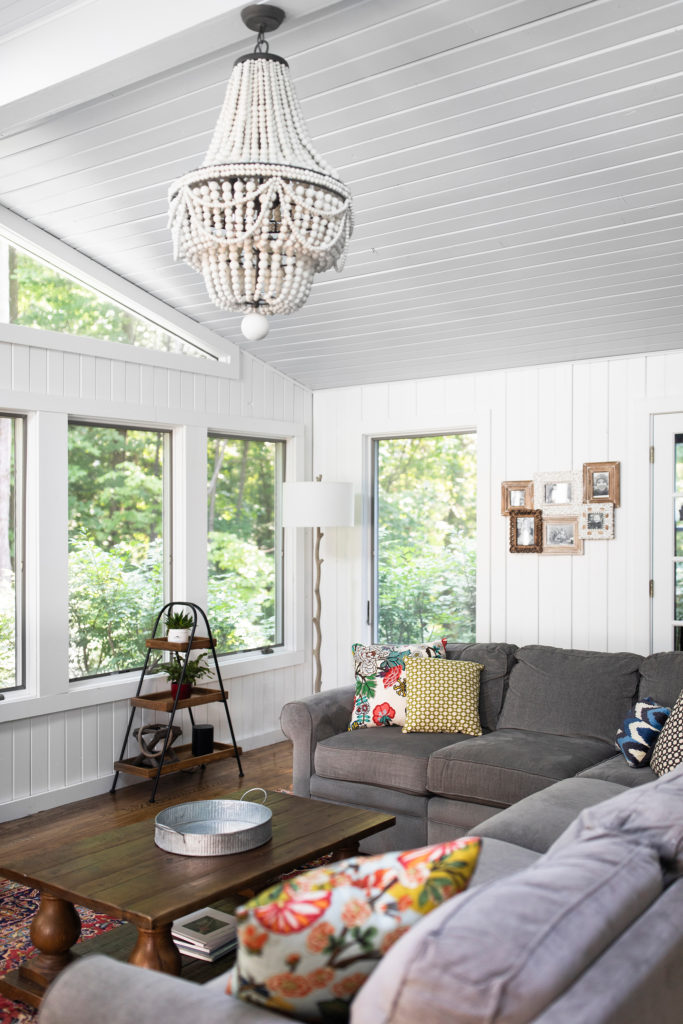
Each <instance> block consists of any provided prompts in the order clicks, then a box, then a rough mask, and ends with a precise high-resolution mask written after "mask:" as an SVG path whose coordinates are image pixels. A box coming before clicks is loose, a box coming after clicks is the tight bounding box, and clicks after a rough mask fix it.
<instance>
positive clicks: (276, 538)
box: [205, 427, 289, 664]
mask: <svg viewBox="0 0 683 1024" xmlns="http://www.w3.org/2000/svg"><path fill="white" fill-rule="evenodd" d="M210 440H226V441H254V442H256V443H260V444H264V443H265V444H274V445H275V478H276V486H275V500H274V508H275V522H274V524H273V543H274V562H275V582H276V595H275V635H276V637H279V639H277V640H275V642H273V643H270V644H261V645H259V646H258V647H243V648H240V649H239V650H237V651H219V650H218V649H217V650H216V656H217V657H218V658H219V659H220V661H221V664H223V661H224V659H233V658H242V657H244V656H245V655H246V656H249V655H252V656H253V655H255V654H259V653H260V654H265V653H268V654H270V653H274V652H276V651H278V652H282V651H284V650H285V649H286V647H287V646H288V643H287V633H286V627H287V621H286V617H285V604H286V588H285V557H286V545H285V535H284V528H283V526H282V484H283V483H284V482H285V480H286V479H287V476H286V474H287V451H288V445H289V441H288V439H286V438H282V437H270V436H265V435H258V434H241V433H236V432H234V431H225V430H218V429H215V428H211V427H209V428H208V429H207V431H206V443H207V449H208V443H209V441H210ZM207 478H208V464H207ZM205 513H206V509H205ZM206 550H207V566H206V592H207V599H206V614H207V616H208V619H209V624H212V619H211V614H210V610H209V602H208V588H209V566H208V551H209V544H208V529H207V544H206ZM227 663H229V662H227Z"/></svg>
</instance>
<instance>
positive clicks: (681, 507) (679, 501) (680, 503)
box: [674, 498, 683, 555]
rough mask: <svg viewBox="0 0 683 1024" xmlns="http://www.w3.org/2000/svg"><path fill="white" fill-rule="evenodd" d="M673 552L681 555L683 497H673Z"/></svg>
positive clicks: (682, 549) (682, 551)
mask: <svg viewBox="0 0 683 1024" xmlns="http://www.w3.org/2000/svg"><path fill="white" fill-rule="evenodd" d="M674 517H675V518H674V539H675V544H674V554H676V555H683V498H674Z"/></svg>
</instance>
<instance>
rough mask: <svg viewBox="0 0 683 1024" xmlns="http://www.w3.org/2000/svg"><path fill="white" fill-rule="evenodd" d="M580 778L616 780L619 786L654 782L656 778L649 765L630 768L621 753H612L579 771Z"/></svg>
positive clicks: (642, 784)
mask: <svg viewBox="0 0 683 1024" xmlns="http://www.w3.org/2000/svg"><path fill="white" fill-rule="evenodd" d="M579 778H581V779H603V780H604V781H605V782H617V783H618V784H619V785H620V786H629V787H632V786H644V785H645V783H646V782H654V780H655V779H656V778H657V776H656V775H655V773H654V772H653V771H652V769H651V768H650V767H649V766H646V767H644V768H631V766H630V765H629V764H627V763H626V761H624V758H623V757H622V755H621V754H614V756H613V757H608V758H607V759H606V760H605V761H600V763H599V764H594V765H592V766H591V767H590V768H586V769H585V771H582V772H580V773H579Z"/></svg>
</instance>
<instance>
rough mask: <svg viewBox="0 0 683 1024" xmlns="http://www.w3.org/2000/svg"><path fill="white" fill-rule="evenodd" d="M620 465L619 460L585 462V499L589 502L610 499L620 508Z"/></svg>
mask: <svg viewBox="0 0 683 1024" xmlns="http://www.w3.org/2000/svg"><path fill="white" fill-rule="evenodd" d="M620 477H621V471H620V465H619V463H618V462H584V464H583V500H584V502H586V503H587V504H594V503H595V502H601V501H609V502H611V503H612V504H613V505H614V507H615V508H619V500H620V495H619V490H620Z"/></svg>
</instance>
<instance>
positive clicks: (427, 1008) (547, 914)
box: [39, 730, 683, 1024]
mask: <svg viewBox="0 0 683 1024" xmlns="http://www.w3.org/2000/svg"><path fill="white" fill-rule="evenodd" d="M377 731H378V732H380V731H382V730H377ZM577 811H580V813H579V814H578V816H577ZM477 832H478V833H479V834H480V835H482V837H483V843H482V852H481V856H480V858H479V862H478V865H477V868H476V870H475V873H474V876H473V878H472V881H471V883H470V886H469V888H468V890H467V892H465V893H463V894H461V895H460V896H456V897H454V898H453V899H451V900H449V901H448V902H447V903H446V904H444V905H443V906H442V907H439V908H438V909H437V910H435V911H433V912H432V913H431V914H428V915H427V916H426V917H424V918H423V919H422V920H421V921H420V922H419V923H418V924H416V925H414V926H413V928H411V929H410V931H409V932H408V933H407V934H406V935H404V936H402V937H401V938H400V939H399V940H398V942H396V944H395V945H394V946H392V948H391V949H390V950H389V952H388V953H387V954H386V955H385V956H384V958H383V959H382V960H381V962H380V963H379V965H378V966H377V967H376V969H375V971H374V972H373V973H372V975H371V976H370V978H369V979H368V981H367V982H366V983H365V985H364V986H363V987H362V988H361V989H360V991H359V993H358V994H357V995H356V997H355V998H354V1000H353V1002H352V1004H351V1024H414V1022H415V1021H416V1020H422V1021H425V1022H429V1024H532V1022H533V1024H646V1022H647V1024H649V1022H652V1021H656V1022H657V1024H680V1021H681V1019H682V1011H681V1007H682V1006H683V970H681V963H682V962H683V766H681V767H679V768H678V769H676V770H675V771H673V772H671V773H670V774H669V775H665V776H664V777H663V778H661V779H657V780H655V781H653V782H650V783H649V784H647V785H644V786H639V787H635V788H634V787H628V786H624V785H620V784H618V783H615V782H612V781H607V780H603V779H598V778H592V777H587V776H582V777H579V778H571V779H566V780H564V781H560V782H556V783H555V784H553V785H550V786H547V787H545V788H543V789H539V790H537V791H536V792H535V793H532V794H531V795H529V796H527V797H525V798H523V799H522V800H520V801H518V802H517V803H516V804H514V805H513V806H511V807H510V808H508V809H507V810H503V811H500V812H499V813H498V814H495V815H493V816H492V817H490V818H489V819H488V821H486V822H485V823H484V824H483V825H482V827H481V828H479V829H477ZM200 868H201V865H200V864H198V870H200ZM227 869H228V868H227V867H226V870H227ZM224 990H225V977H224V976H221V977H219V978H216V979H215V980H214V981H212V982H210V983H209V984H208V985H205V986H203V987H202V988H199V987H198V986H197V985H193V984H192V983H191V982H188V981H183V980H181V979H180V978H172V977H169V976H168V975H162V974H155V973H153V972H148V971H143V970H141V969H140V968H138V967H132V966H130V965H127V964H120V963H116V962H114V961H112V960H109V959H108V958H106V957H99V956H97V957H95V956H94V957H84V958H83V959H82V960H81V961H80V962H79V963H78V964H76V965H75V966H72V967H70V968H69V969H68V970H67V971H65V972H64V973H63V974H62V975H61V976H60V977H59V978H58V979H57V981H56V982H54V983H53V985H52V986H51V987H50V989H49V990H48V993H47V996H46V998H45V1000H44V1002H43V1005H42V1008H41V1011H40V1015H39V1024H91V1022H92V1021H93V1020H96V1019H102V1020H106V1021H107V1022H108V1024H129V1022H130V1021H132V1020H145V1021H147V1020H163V1021H165V1022H166V1024H186V1022H187V1021H188V1020H189V1021H193V1020H196V1021H201V1022H202V1024H277V1022H278V1021H285V1020H287V1019H289V1018H284V1017H282V1016H280V1015H279V1014H276V1013H273V1012H271V1011H269V1010H267V1009H265V1008H261V1007H258V1006H253V1005H250V1004H248V1003H243V1002H241V1001H240V1000H238V999H234V998H232V997H230V996H226V995H225V994H224Z"/></svg>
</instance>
